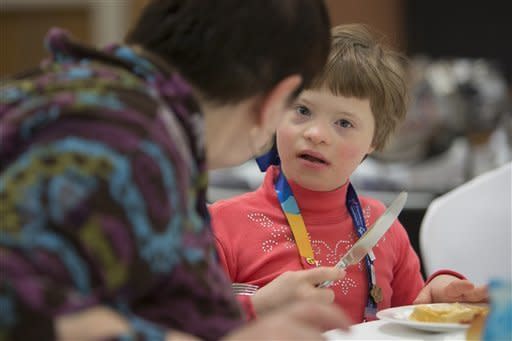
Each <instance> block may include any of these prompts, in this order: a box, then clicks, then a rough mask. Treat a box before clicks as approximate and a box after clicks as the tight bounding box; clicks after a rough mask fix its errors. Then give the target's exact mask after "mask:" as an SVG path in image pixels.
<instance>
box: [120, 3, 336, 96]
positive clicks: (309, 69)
mask: <svg viewBox="0 0 512 341" xmlns="http://www.w3.org/2000/svg"><path fill="white" fill-rule="evenodd" d="M329 28H330V24H329V17H328V14H327V11H326V8H325V5H324V3H323V1H322V0H277V1H276V0H152V1H151V2H150V3H149V4H148V5H147V6H146V8H145V9H144V11H143V13H142V14H141V16H140V18H139V20H138V22H137V24H136V25H135V27H134V29H133V30H132V31H131V32H130V34H129V35H128V36H127V39H126V42H127V43H128V44H137V45H141V46H142V47H144V48H145V49H147V50H148V51H150V52H152V53H155V54H157V55H158V56H160V57H161V58H163V59H165V60H166V61H168V62H169V63H170V64H171V65H173V66H174V67H175V68H176V69H178V70H179V72H180V73H181V74H182V75H183V76H184V77H185V78H186V79H187V80H188V81H189V82H190V83H191V84H192V85H193V86H194V87H196V88H197V89H198V90H199V91H200V92H201V94H202V95H203V96H204V97H205V98H206V99H207V100H210V101H212V102H217V103H220V104H223V103H234V102H238V101H241V100H243V99H246V98H249V97H251V96H254V95H260V94H265V93H266V92H268V91H270V90H271V89H272V88H273V86H275V85H276V84H277V83H278V82H279V81H281V80H282V79H284V78H285V77H287V76H290V75H293V74H298V75H300V76H302V79H303V86H308V85H309V84H310V82H311V80H312V79H313V78H314V77H315V76H316V74H317V73H318V72H320V70H321V69H322V67H323V66H324V64H325V61H326V59H327V55H328V52H329V45H330V34H329Z"/></svg>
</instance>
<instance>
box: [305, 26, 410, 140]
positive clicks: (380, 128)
mask: <svg viewBox="0 0 512 341" xmlns="http://www.w3.org/2000/svg"><path fill="white" fill-rule="evenodd" d="M331 39H332V43H331V51H330V55H329V57H328V60H327V64H326V66H325V68H324V70H323V72H322V74H321V75H320V76H319V77H317V78H316V79H315V80H314V82H313V88H316V89H319V88H327V89H328V90H330V91H331V92H332V93H333V94H334V95H341V96H346V97H356V98H361V99H366V98H368V99H369V100H370V108H371V110H372V113H373V117H374V119H375V133H374V135H373V141H372V144H373V146H374V147H375V149H376V150H382V149H383V148H384V146H385V145H386V142H387V141H388V139H389V137H390V136H391V134H392V133H393V132H394V130H395V129H396V128H397V126H398V124H399V123H401V122H402V121H403V120H404V119H405V115H406V112H407V97H408V96H407V90H408V89H407V82H406V77H405V64H406V62H407V59H406V58H405V56H403V55H401V54H400V53H398V52H396V51H393V50H392V49H390V48H389V47H387V46H385V45H384V44H383V43H382V42H381V41H379V39H377V38H376V35H375V33H373V32H372V31H371V30H370V29H369V28H368V27H367V26H366V25H362V24H347V25H340V26H336V27H334V28H333V29H332V31H331Z"/></svg>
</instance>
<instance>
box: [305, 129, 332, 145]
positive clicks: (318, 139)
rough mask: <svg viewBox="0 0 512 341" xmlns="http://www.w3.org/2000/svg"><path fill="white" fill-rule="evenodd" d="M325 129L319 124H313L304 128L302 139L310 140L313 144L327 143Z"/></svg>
mask: <svg viewBox="0 0 512 341" xmlns="http://www.w3.org/2000/svg"><path fill="white" fill-rule="evenodd" d="M327 135H328V132H327V129H326V128H325V127H323V126H321V125H319V124H314V125H311V126H309V127H307V128H306V130H305V131H304V138H306V139H307V140H310V141H311V142H312V143H314V144H321V143H327V142H328V136H327Z"/></svg>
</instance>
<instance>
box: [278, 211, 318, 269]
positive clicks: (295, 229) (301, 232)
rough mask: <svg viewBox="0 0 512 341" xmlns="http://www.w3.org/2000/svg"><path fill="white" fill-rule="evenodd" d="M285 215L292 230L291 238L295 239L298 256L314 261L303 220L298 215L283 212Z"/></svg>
mask: <svg viewBox="0 0 512 341" xmlns="http://www.w3.org/2000/svg"><path fill="white" fill-rule="evenodd" d="M285 215H286V219H287V220H288V224H289V225H290V228H291V230H292V233H293V237H294V238H295V243H296V244H297V248H298V249H299V254H300V255H301V256H302V257H304V258H306V259H308V258H309V259H314V258H315V257H314V256H315V255H314V254H313V248H312V247H311V243H310V242H309V238H308V231H307V230H306V225H305V224H304V219H302V216H301V215H300V214H293V213H289V212H285Z"/></svg>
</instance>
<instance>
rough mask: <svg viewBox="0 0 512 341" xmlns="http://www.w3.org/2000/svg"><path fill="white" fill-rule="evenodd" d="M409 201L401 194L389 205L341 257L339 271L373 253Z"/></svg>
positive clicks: (404, 194) (329, 283)
mask: <svg viewBox="0 0 512 341" xmlns="http://www.w3.org/2000/svg"><path fill="white" fill-rule="evenodd" d="M406 201H407V192H401V193H400V194H399V195H398V196H397V197H396V198H395V200H393V202H392V203H391V205H389V207H388V208H387V209H386V211H384V213H383V214H382V215H381V216H380V217H379V218H378V219H377V220H376V221H375V222H374V223H373V224H372V226H370V228H369V229H367V230H366V232H365V233H364V234H363V235H362V236H361V237H360V238H359V240H358V241H357V242H355V244H354V245H352V247H351V248H350V250H348V252H347V253H346V254H345V255H344V256H343V257H341V259H340V260H339V262H338V263H337V264H336V265H335V266H336V267H337V268H339V269H345V268H346V267H348V266H349V265H353V264H357V263H359V262H360V261H361V259H363V258H364V256H366V255H367V254H368V252H370V251H371V249H372V248H373V247H374V246H375V244H377V242H378V241H379V240H380V238H381V237H382V236H383V235H384V233H386V231H387V230H388V229H389V228H390V227H391V225H393V222H394V221H395V219H396V218H397V217H398V215H399V214H400V212H401V211H402V209H403V208H404V206H405V202H406ZM331 284H332V281H325V282H322V283H320V284H319V285H318V287H319V288H326V287H329V286H331Z"/></svg>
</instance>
